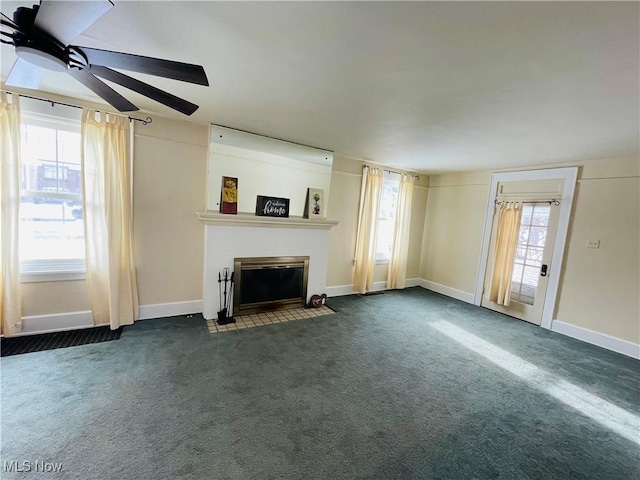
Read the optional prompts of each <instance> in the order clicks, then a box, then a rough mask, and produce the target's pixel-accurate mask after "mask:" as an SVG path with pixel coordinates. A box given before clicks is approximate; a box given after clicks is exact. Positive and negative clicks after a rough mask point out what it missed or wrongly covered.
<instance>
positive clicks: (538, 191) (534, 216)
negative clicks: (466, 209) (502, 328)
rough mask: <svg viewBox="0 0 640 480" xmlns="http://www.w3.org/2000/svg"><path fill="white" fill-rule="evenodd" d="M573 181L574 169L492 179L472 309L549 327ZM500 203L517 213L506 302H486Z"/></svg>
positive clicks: (493, 177)
mask: <svg viewBox="0 0 640 480" xmlns="http://www.w3.org/2000/svg"><path fill="white" fill-rule="evenodd" d="M576 178H577V168H576V167H573V168H558V169H548V170H538V171H526V172H510V173H497V174H493V175H492V181H491V189H490V195H489V202H488V205H487V215H486V220H485V231H484V238H483V245H482V256H481V262H480V268H479V271H478V278H477V284H476V293H475V296H474V303H475V304H476V305H481V306H483V307H485V308H489V309H492V310H495V311H498V312H501V313H504V314H506V315H509V316H512V317H515V318H518V319H521V320H525V321H527V322H530V323H533V324H535V325H540V326H542V327H544V328H551V322H552V317H553V314H554V309H555V304H556V296H557V293H558V286H559V277H560V273H561V267H562V257H563V253H564V247H565V240H566V235H567V231H568V225H569V218H570V213H571V204H572V200H573V194H574V189H575V183H576ZM504 203H508V204H510V205H517V208H518V209H519V210H520V211H521V214H520V217H519V224H518V225H517V239H516V240H515V246H514V253H513V255H514V257H513V258H512V260H513V268H512V270H511V271H510V274H509V278H508V281H507V282H505V283H506V284H507V286H506V289H507V291H506V292H505V293H504V296H505V297H508V301H504V299H503V300H502V301H500V300H498V301H496V299H495V298H494V299H493V300H494V301H492V300H490V299H489V297H490V295H489V286H490V284H491V279H492V274H493V270H494V262H495V257H496V243H497V240H496V239H497V237H498V234H497V232H498V217H499V215H498V212H499V210H500V206H501V205H503V204H504ZM499 302H500V303H499ZM501 303H504V304H501ZM505 304H506V305H505Z"/></svg>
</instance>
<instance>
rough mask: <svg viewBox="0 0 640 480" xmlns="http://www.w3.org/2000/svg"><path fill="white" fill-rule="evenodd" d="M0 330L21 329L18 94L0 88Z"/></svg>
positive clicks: (3, 332) (18, 330) (14, 332)
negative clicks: (2, 90)
mask: <svg viewBox="0 0 640 480" xmlns="http://www.w3.org/2000/svg"><path fill="white" fill-rule="evenodd" d="M0 136H1V138H0V150H1V151H0V155H1V157H2V158H1V159H0V200H1V203H2V206H1V207H0V252H1V256H2V258H1V259H0V278H1V280H0V314H1V316H2V318H1V321H0V333H2V334H3V335H6V336H10V335H13V334H16V333H19V332H20V331H21V330H22V308H21V305H20V257H19V252H18V232H19V229H20V223H19V222H20V212H19V209H20V142H21V139H20V97H19V96H18V95H14V94H8V93H7V92H0Z"/></svg>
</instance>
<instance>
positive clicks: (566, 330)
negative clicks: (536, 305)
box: [551, 320, 640, 360]
mask: <svg viewBox="0 0 640 480" xmlns="http://www.w3.org/2000/svg"><path fill="white" fill-rule="evenodd" d="M551 331H552V332H556V333H560V334H562V335H566V336H568V337H572V338H576V339H578V340H582V341H583V342H586V343H590V344H592V345H596V346H598V347H602V348H606V349H607V350H612V351H614V352H617V353H621V354H622V355H627V356H628V357H632V358H637V359H639V360H640V344H637V343H633V342H629V341H627V340H622V339H621V338H616V337H612V336H611V335H607V334H604V333H600V332H595V331H593V330H589V329H587V328H583V327H578V326H577V325H572V324H571V323H566V322H561V321H559V320H554V321H553V323H552V324H551Z"/></svg>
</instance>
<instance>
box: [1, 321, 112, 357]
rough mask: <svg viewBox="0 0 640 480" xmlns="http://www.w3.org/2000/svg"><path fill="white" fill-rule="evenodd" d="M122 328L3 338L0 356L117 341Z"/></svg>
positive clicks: (88, 329)
mask: <svg viewBox="0 0 640 480" xmlns="http://www.w3.org/2000/svg"><path fill="white" fill-rule="evenodd" d="M123 328H124V327H120V328H118V329H117V330H111V329H110V328H109V327H93V328H85V329H82V330H70V331H67V332H55V333H43V334H40V335H26V336H24V337H10V338H3V339H2V340H1V341H0V356H2V357H8V356H11V355H22V354H23V353H32V352H42V351H44V350H55V349H56V348H66V347H75V346H78V345H88V344H89V343H101V342H109V341H111V340H118V339H119V338H120V335H121V334H122V330H123Z"/></svg>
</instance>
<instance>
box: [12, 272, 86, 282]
mask: <svg viewBox="0 0 640 480" xmlns="http://www.w3.org/2000/svg"><path fill="white" fill-rule="evenodd" d="M86 278H87V273H86V272H84V271H83V272H38V273H21V274H20V283H38V282H61V281H64V282H66V281H72V280H85V279H86Z"/></svg>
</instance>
